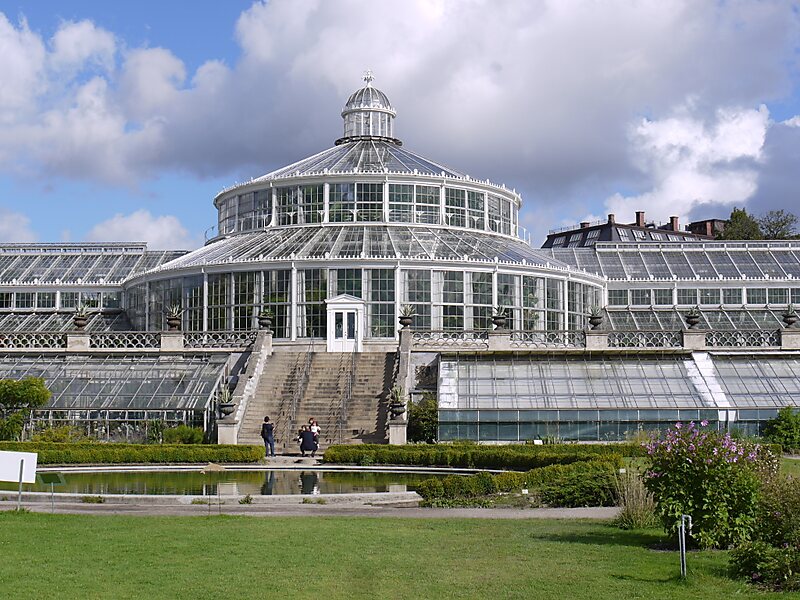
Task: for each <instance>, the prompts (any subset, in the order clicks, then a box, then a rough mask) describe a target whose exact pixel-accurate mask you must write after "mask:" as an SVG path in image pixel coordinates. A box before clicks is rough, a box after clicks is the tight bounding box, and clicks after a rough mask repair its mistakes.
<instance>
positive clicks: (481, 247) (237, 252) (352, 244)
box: [159, 224, 568, 271]
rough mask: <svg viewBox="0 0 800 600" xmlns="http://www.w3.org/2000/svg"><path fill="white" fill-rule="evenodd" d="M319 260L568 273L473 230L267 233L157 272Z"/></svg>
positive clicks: (355, 228)
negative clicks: (486, 264)
mask: <svg viewBox="0 0 800 600" xmlns="http://www.w3.org/2000/svg"><path fill="white" fill-rule="evenodd" d="M306 258H312V259H313V258H321V259H330V260H336V259H341V258H392V259H418V258H421V259H430V260H466V261H491V262H493V261H494V260H495V258H497V259H498V260H499V261H500V262H504V263H516V264H522V263H523V261H525V262H526V263H527V264H532V265H538V266H543V267H548V266H549V267H551V268H562V269H566V268H568V267H567V266H566V265H564V264H563V263H561V262H559V261H557V260H554V259H553V258H550V257H548V256H545V255H544V254H543V253H542V251H540V250H536V249H534V248H531V247H530V246H529V245H528V244H526V243H525V242H522V241H520V240H515V239H511V238H507V237H501V236H497V235H492V234H486V233H480V232H476V231H467V230H457V229H442V228H434V227H421V226H406V225H392V226H386V225H357V224H343V225H339V224H336V225H330V226H313V227H311V226H299V227H282V228H270V229H267V230H263V231H256V232H250V233H242V234H238V235H234V236H231V237H229V238H225V239H221V240H217V241H215V242H212V243H210V244H208V245H207V246H204V247H203V248H199V249H198V250H195V251H193V252H191V253H189V254H187V255H185V256H182V257H180V258H177V259H176V260H173V261H172V262H170V263H167V264H165V265H162V267H161V268H160V269H159V270H160V271H163V270H168V269H179V268H185V267H197V266H203V265H209V264H221V263H237V262H253V261H269V260H292V259H306Z"/></svg>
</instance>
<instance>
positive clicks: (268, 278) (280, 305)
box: [261, 269, 292, 339]
mask: <svg viewBox="0 0 800 600" xmlns="http://www.w3.org/2000/svg"><path fill="white" fill-rule="evenodd" d="M291 303H292V272H291V270H289V269H281V270H276V271H264V291H263V297H262V300H261V307H262V309H263V310H269V311H271V312H272V315H273V317H272V331H273V333H272V335H273V336H275V337H276V338H284V339H285V338H290V337H291V336H292V329H291V327H292V323H291V321H292V306H291Z"/></svg>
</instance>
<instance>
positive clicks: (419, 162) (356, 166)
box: [248, 140, 466, 183]
mask: <svg viewBox="0 0 800 600" xmlns="http://www.w3.org/2000/svg"><path fill="white" fill-rule="evenodd" d="M336 173H348V174H349V173H417V174H420V175H436V176H447V177H458V178H462V179H463V178H466V175H464V174H463V173H460V172H458V171H456V170H454V169H451V168H450V167H446V166H444V165H442V164H439V163H437V162H435V161H432V160H429V159H427V158H423V157H421V156H419V155H418V154H414V153H413V152H411V151H409V150H404V149H403V148H401V147H400V146H397V145H396V144H393V143H390V142H385V141H379V140H362V141H359V142H350V143H347V144H341V145H340V146H334V147H333V148H329V149H327V150H323V151H322V152H320V153H318V154H315V155H314V156H310V157H308V158H304V159H303V160H300V161H298V162H296V163H293V164H291V165H289V166H287V167H283V168H281V169H278V170H277V171H272V172H271V173H268V174H266V175H263V176H262V177H258V178H257V179H254V180H253V181H252V182H248V183H254V182H259V181H271V180H273V179H280V178H283V177H297V176H302V175H322V174H336Z"/></svg>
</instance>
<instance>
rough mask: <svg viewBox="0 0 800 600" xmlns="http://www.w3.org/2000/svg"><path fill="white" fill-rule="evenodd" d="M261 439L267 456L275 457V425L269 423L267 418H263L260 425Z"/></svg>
mask: <svg viewBox="0 0 800 600" xmlns="http://www.w3.org/2000/svg"><path fill="white" fill-rule="evenodd" d="M261 438H262V439H263V440H264V448H265V451H266V454H267V456H275V424H274V423H270V422H269V417H264V422H263V423H262V424H261Z"/></svg>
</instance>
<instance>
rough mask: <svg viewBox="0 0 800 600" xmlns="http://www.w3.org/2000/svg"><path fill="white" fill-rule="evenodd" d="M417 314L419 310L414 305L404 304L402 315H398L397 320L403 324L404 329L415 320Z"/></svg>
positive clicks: (401, 309) (401, 308)
mask: <svg viewBox="0 0 800 600" xmlns="http://www.w3.org/2000/svg"><path fill="white" fill-rule="evenodd" d="M416 316H417V311H416V309H415V308H414V306H413V305H411V304H404V305H403V306H401V307H400V316H398V317H397V320H398V321H399V322H400V325H402V326H403V329H405V328H406V327H409V326H410V325H411V323H413V322H414V317H416Z"/></svg>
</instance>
